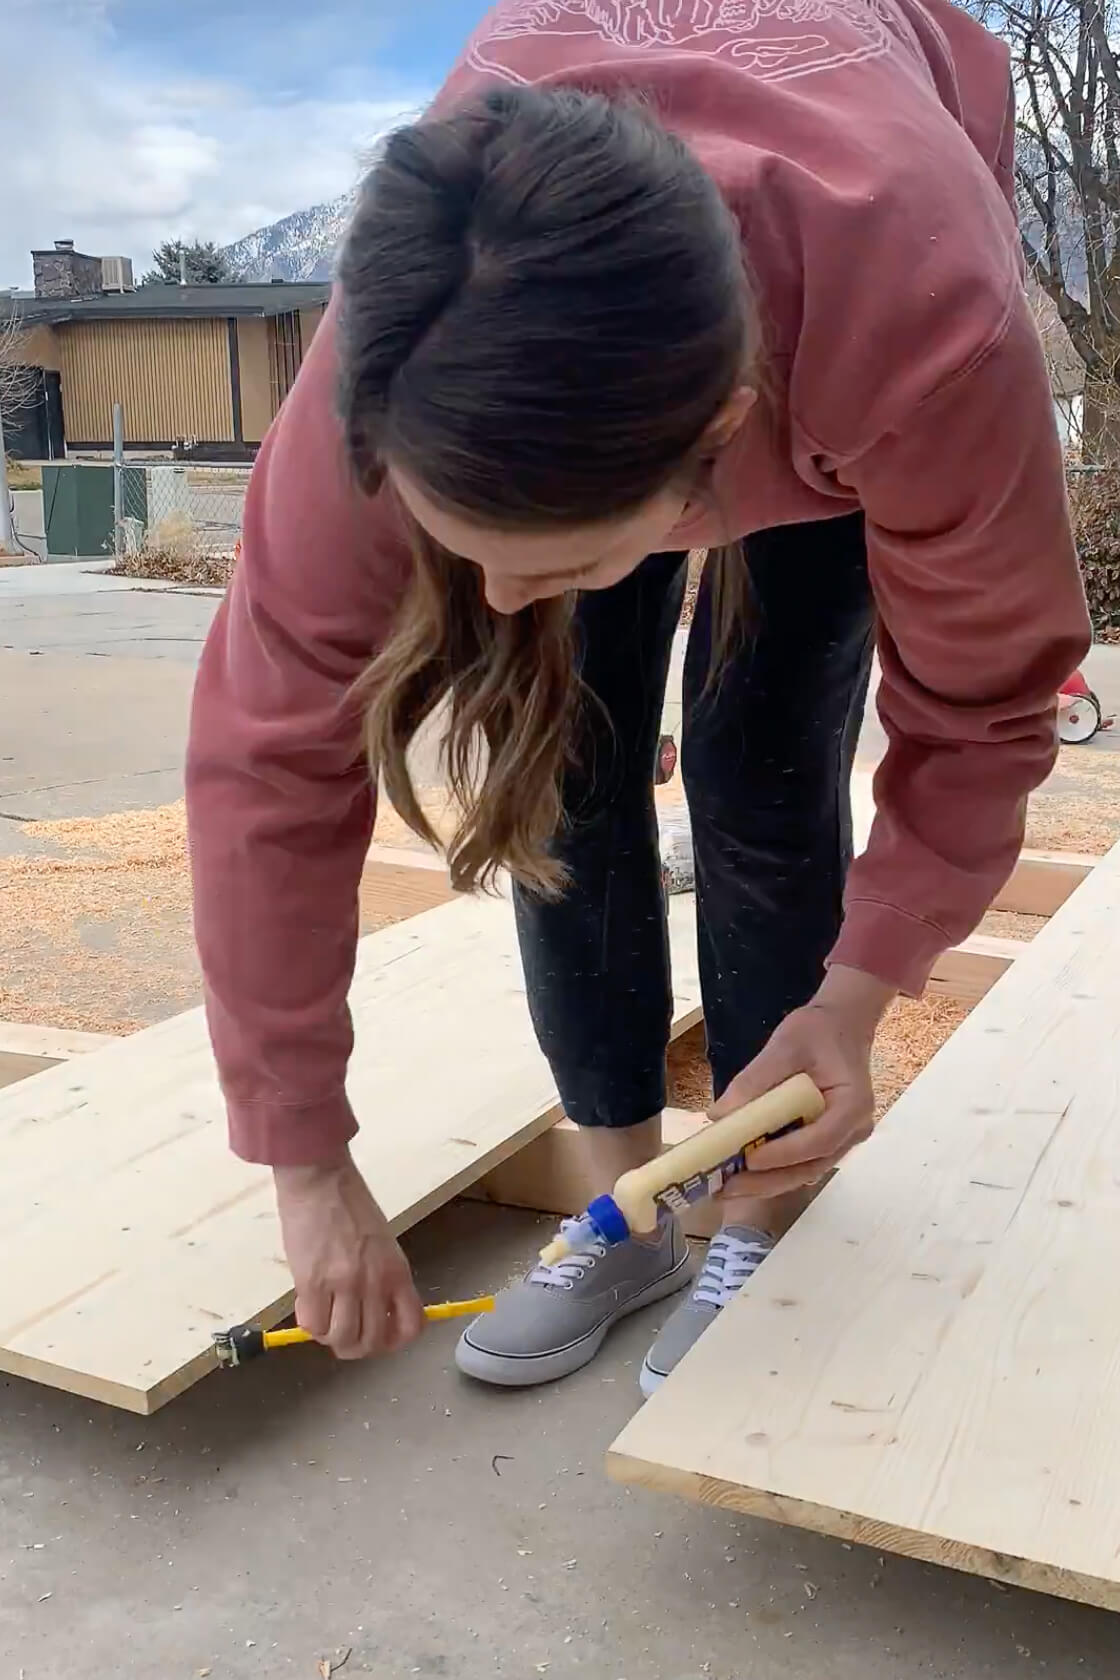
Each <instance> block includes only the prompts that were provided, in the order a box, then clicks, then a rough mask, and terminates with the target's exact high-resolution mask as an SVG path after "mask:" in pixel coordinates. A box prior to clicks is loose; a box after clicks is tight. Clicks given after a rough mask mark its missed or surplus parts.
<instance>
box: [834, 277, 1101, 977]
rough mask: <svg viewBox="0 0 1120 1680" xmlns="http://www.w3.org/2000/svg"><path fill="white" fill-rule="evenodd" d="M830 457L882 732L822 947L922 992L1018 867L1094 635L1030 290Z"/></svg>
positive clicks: (840, 960) (847, 961)
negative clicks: (896, 419)
mask: <svg viewBox="0 0 1120 1680" xmlns="http://www.w3.org/2000/svg"><path fill="white" fill-rule="evenodd" d="M838 476H839V477H840V478H841V479H842V480H843V481H844V482H846V483H848V484H850V485H851V486H853V487H854V488H855V489H856V491H857V492H858V494H859V497H860V501H861V503H862V506H863V508H864V510H865V514H866V518H867V545H868V561H869V566H870V572H871V581H872V587H873V589H874V592H875V597H876V602H877V605H878V610H879V620H880V630H879V653H880V660H881V664H882V683H881V687H880V690H879V712H880V716H881V718H882V721H883V726H884V729H885V730H886V734H887V739H888V747H887V752H886V756H885V758H884V760H883V763H882V765H881V767H880V769H879V772H878V774H877V776H876V778H875V802H876V807H877V816H876V819H875V822H874V825H873V827H872V831H871V838H870V843H869V845H868V848H867V851H866V852H865V853H864V854H863V856H862V857H860V858H858V859H857V860H856V862H855V864H854V866H853V868H852V871H851V874H850V876H849V882H848V890H847V897H846V914H845V920H844V925H843V928H842V931H841V934H840V938H839V941H838V943H837V945H836V947H835V949H834V951H833V953H832V959H831V960H832V961H833V962H836V963H844V964H846V965H848V966H850V967H853V968H858V969H863V970H865V971H867V972H869V973H872V974H875V975H877V976H878V977H879V978H881V979H883V980H886V981H888V982H890V983H892V984H893V985H895V986H897V987H898V988H899V989H900V990H902V991H903V992H907V993H910V994H915V995H916V994H917V993H919V992H920V991H921V990H922V988H923V986H924V985H925V983H926V981H927V979H928V978H929V974H930V970H931V968H932V966H933V963H934V961H935V960H936V958H937V957H938V955H939V954H940V953H941V952H942V951H943V950H944V949H945V948H946V947H947V946H949V945H952V944H956V943H957V942H958V941H959V940H961V939H963V938H965V937H966V936H967V935H968V934H969V933H970V932H971V931H972V929H973V928H974V927H975V926H976V924H977V922H978V921H979V920H980V918H981V916H982V915H983V914H984V912H985V910H986V909H987V908H988V906H989V904H990V903H991V901H992V899H993V898H994V897H995V894H996V893H997V892H998V891H999V888H1000V887H1001V885H1002V884H1003V882H1004V881H1005V880H1006V879H1007V877H1008V876H1009V874H1010V873H1011V870H1012V868H1013V867H1014V864H1015V860H1016V857H1017V855H1018V852H1019V848H1020V846H1021V844H1022V839H1023V832H1024V827H1025V821H1026V800H1027V795H1028V794H1029V793H1030V791H1031V790H1032V789H1033V788H1035V787H1037V786H1038V785H1039V783H1040V782H1042V781H1043V780H1044V778H1045V777H1046V776H1047V774H1048V773H1049V771H1050V769H1051V767H1052V766H1053V764H1054V760H1055V757H1056V752H1057V736H1056V693H1057V689H1058V687H1059V686H1060V684H1061V683H1063V682H1064V681H1065V680H1066V678H1067V677H1068V676H1069V675H1070V673H1071V672H1072V671H1073V670H1074V669H1075V667H1076V666H1077V664H1078V663H1079V661H1080V660H1081V658H1082V657H1083V656H1084V654H1085V652H1086V650H1087V648H1088V646H1089V643H1090V630H1089V621H1088V614H1087V611H1086V607H1085V597H1084V593H1083V590H1082V585H1081V579H1080V574H1079V570H1078V565H1077V558H1076V554H1075V550H1074V545H1073V539H1072V535H1071V532H1070V524H1069V515H1068V510H1067V504H1066V494H1065V479H1064V473H1063V466H1062V456H1061V449H1060V445H1059V440H1058V435H1057V428H1056V426H1055V423H1054V414H1053V405H1052V400H1051V396H1050V389H1049V382H1048V380H1047V377H1046V369H1045V364H1044V361H1043V356H1042V351H1041V346H1040V344H1039V341H1038V335H1037V332H1036V330H1035V327H1034V324H1033V321H1032V320H1031V318H1030V314H1029V311H1028V308H1027V304H1026V300H1025V297H1023V295H1022V293H1021V291H1019V290H1017V291H1016V294H1015V299H1014V301H1013V303H1012V306H1011V310H1010V314H1009V317H1008V319H1007V320H1006V322H1005V323H1004V326H1003V329H1002V331H1001V332H1000V334H999V335H998V337H997V339H996V341H995V342H994V343H992V344H991V345H990V346H989V347H988V348H987V349H986V350H985V351H984V352H983V353H982V354H980V355H979V356H978V357H976V358H975V359H974V361H973V362H972V364H971V365H969V366H967V367H966V368H965V369H964V370H963V371H962V372H960V373H959V374H957V375H956V376H955V377H954V378H952V379H951V380H949V381H948V382H947V383H945V384H944V385H943V386H942V387H941V388H940V389H939V390H938V391H937V392H936V393H935V394H934V395H932V396H931V397H929V398H928V399H927V400H926V401H925V402H924V403H922V404H921V406H920V408H919V409H918V411H917V413H916V414H913V415H912V416H911V418H910V420H909V422H907V423H906V424H905V425H903V426H900V427H899V428H898V429H897V430H896V431H893V432H892V433H891V434H890V435H888V436H885V437H883V438H881V439H880V440H879V441H878V442H877V443H875V444H874V445H873V446H871V447H870V448H868V449H867V450H866V451H865V452H864V454H863V455H862V456H861V457H860V458H858V459H856V460H855V461H853V462H850V463H848V464H847V466H846V467H845V468H843V469H842V471H841V472H840V473H839V474H838Z"/></svg>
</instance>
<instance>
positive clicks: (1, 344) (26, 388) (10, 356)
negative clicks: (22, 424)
mask: <svg viewBox="0 0 1120 1680" xmlns="http://www.w3.org/2000/svg"><path fill="white" fill-rule="evenodd" d="M34 395H35V375H34V373H33V371H32V369H31V368H30V367H29V366H28V364H27V360H26V357H25V354H24V332H23V327H22V325H21V324H20V318H19V316H18V314H16V313H15V312H14V311H13V312H12V313H11V314H9V315H7V316H2V315H0V414H3V415H6V416H11V415H13V414H15V413H17V412H18V410H19V409H21V408H25V407H26V406H27V404H28V403H29V402H31V401H33V400H34Z"/></svg>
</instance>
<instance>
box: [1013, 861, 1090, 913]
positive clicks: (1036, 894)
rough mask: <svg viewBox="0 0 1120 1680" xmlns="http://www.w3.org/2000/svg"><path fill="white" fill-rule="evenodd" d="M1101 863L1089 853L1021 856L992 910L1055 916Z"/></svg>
mask: <svg viewBox="0 0 1120 1680" xmlns="http://www.w3.org/2000/svg"><path fill="white" fill-rule="evenodd" d="M1097 861H1098V860H1097V859H1096V858H1095V857H1092V856H1090V855H1089V854H1088V853H1087V852H1028V851H1023V852H1020V854H1019V861H1018V863H1017V864H1016V865H1015V868H1014V869H1013V870H1012V872H1011V877H1010V879H1009V880H1008V881H1007V882H1006V884H1005V885H1004V886H1002V887H1001V888H1000V890H999V892H998V893H997V894H996V897H995V901H994V903H993V904H992V909H993V910H1015V911H1018V913H1019V914H1020V915H1023V916H1052V915H1053V914H1054V912H1055V910H1060V909H1061V907H1062V905H1063V904H1064V903H1065V901H1066V899H1067V898H1068V897H1069V896H1070V894H1071V893H1072V892H1075V891H1076V889H1077V888H1078V887H1079V886H1080V885H1081V883H1082V881H1084V879H1085V877H1086V875H1088V873H1089V871H1090V870H1091V869H1092V868H1093V866H1094V864H1096V863H1097Z"/></svg>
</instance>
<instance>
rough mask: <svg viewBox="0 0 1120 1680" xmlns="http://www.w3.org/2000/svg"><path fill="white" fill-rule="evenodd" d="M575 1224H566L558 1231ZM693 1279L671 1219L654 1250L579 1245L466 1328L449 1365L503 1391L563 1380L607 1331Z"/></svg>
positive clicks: (588, 1356)
mask: <svg viewBox="0 0 1120 1680" xmlns="http://www.w3.org/2000/svg"><path fill="white" fill-rule="evenodd" d="M573 1223H574V1221H571V1220H565V1221H564V1223H563V1225H562V1226H561V1230H567V1229H568V1228H569V1227H570V1226H571V1225H572V1224H573ZM691 1279H692V1259H691V1256H690V1254H689V1251H688V1244H687V1242H686V1241H685V1239H684V1237H683V1236H682V1234H681V1230H680V1226H679V1225H678V1224H677V1222H676V1220H675V1219H672V1218H669V1219H666V1220H664V1221H663V1223H662V1227H661V1234H660V1237H659V1239H658V1241H657V1242H656V1243H641V1242H624V1243H618V1244H617V1245H616V1246H615V1247H612V1248H608V1246H607V1245H606V1243H598V1242H596V1243H584V1244H581V1245H580V1247H579V1248H578V1249H577V1251H576V1252H575V1253H574V1254H569V1255H567V1256H566V1257H565V1258H564V1259H563V1260H558V1261H557V1263H556V1264H555V1265H554V1266H537V1267H535V1268H534V1270H533V1271H531V1272H530V1273H529V1275H528V1276H527V1277H526V1278H524V1279H523V1281H522V1282H521V1283H515V1284H513V1285H512V1286H511V1287H510V1288H509V1289H503V1290H502V1292H501V1294H500V1295H499V1296H498V1298H497V1301H496V1303H495V1307H494V1311H493V1312H489V1313H483V1314H482V1316H481V1317H480V1318H476V1319H475V1320H474V1322H473V1323H472V1324H470V1325H468V1327H467V1329H466V1330H465V1331H464V1332H463V1335H462V1337H461V1338H460V1341H459V1346H458V1347H457V1348H456V1350H455V1363H456V1365H458V1367H459V1369H460V1371H463V1372H465V1374H466V1375H467V1376H468V1377H477V1378H478V1380H479V1381H480V1382H488V1383H499V1384H501V1385H502V1386H504V1387H506V1388H522V1387H526V1388H527V1387H528V1386H529V1385H530V1384H532V1383H542V1382H551V1381H552V1380H553V1379H554V1378H556V1377H566V1376H568V1375H569V1373H570V1372H572V1371H578V1370H579V1369H580V1367H581V1366H583V1365H586V1364H587V1363H588V1361H589V1360H592V1359H594V1357H595V1355H596V1354H597V1353H598V1351H599V1349H600V1348H601V1347H602V1345H603V1342H604V1340H605V1338H606V1335H607V1332H608V1331H609V1330H610V1329H611V1327H612V1326H613V1325H615V1324H617V1323H618V1321H619V1319H621V1318H625V1317H626V1316H627V1315H628V1314H629V1313H632V1312H638V1311H639V1309H640V1308H642V1307H648V1306H652V1304H653V1303H654V1301H660V1300H663V1299H664V1297H665V1296H666V1295H672V1294H674V1293H675V1291H676V1290H678V1289H683V1288H684V1287H685V1285H686V1284H688V1283H689V1282H691Z"/></svg>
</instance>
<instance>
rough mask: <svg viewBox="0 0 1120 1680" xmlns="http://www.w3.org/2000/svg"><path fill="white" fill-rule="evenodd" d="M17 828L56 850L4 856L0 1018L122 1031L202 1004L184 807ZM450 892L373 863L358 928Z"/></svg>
mask: <svg viewBox="0 0 1120 1680" xmlns="http://www.w3.org/2000/svg"><path fill="white" fill-rule="evenodd" d="M25 832H26V833H28V834H30V835H33V836H34V838H35V839H36V840H37V841H40V842H45V843H47V844H49V845H50V846H51V847H52V848H53V849H54V851H55V854H56V855H53V856H38V857H5V858H0V949H2V950H3V952H4V959H5V961H4V976H3V980H2V981H0V1020H7V1021H19V1022H25V1023H31V1024H44V1025H45V1024H49V1025H51V1026H58V1027H65V1028H68V1029H70V1030H76V1031H83V1032H110V1033H125V1032H133V1031H135V1030H136V1029H137V1028H139V1027H141V1026H146V1025H148V1024H150V1023H151V1022H153V1021H157V1020H162V1019H163V1018H164V1017H165V1016H167V1015H172V1014H175V1013H176V1012H178V1011H179V1010H182V1009H189V1008H191V1007H192V1006H193V1005H194V1004H196V1003H197V1002H198V1000H199V995H200V976H199V971H198V962H197V958H196V956H195V949H194V937H193V932H192V926H191V888H190V870H189V863H188V858H187V835H186V813H185V809H184V805H183V802H182V801H181V800H180V801H178V802H177V803H175V804H173V805H164V806H161V807H159V808H158V809H156V810H152V811H124V812H119V813H116V814H114V815H112V816H107V817H95V818H71V819H67V820H64V821H55V822H39V823H33V824H28V825H26V826H25ZM449 896H450V888H449V886H448V884H447V881H446V878H445V877H444V876H443V875H442V874H441V873H438V872H436V871H429V870H423V871H422V870H414V869H408V870H404V869H397V868H395V867H394V866H392V865H383V864H369V865H367V867H366V870H365V873H364V874H363V877H362V884H361V894H360V902H361V926H362V931H363V933H372V932H374V931H375V930H376V929H377V928H380V927H387V926H389V925H390V923H392V922H396V921H401V920H403V919H404V918H405V917H407V916H411V915H415V914H417V912H418V911H421V910H427V909H430V908H431V907H432V906H433V905H435V904H439V903H442V902H444V901H445V899H446V898H447V897H449Z"/></svg>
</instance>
